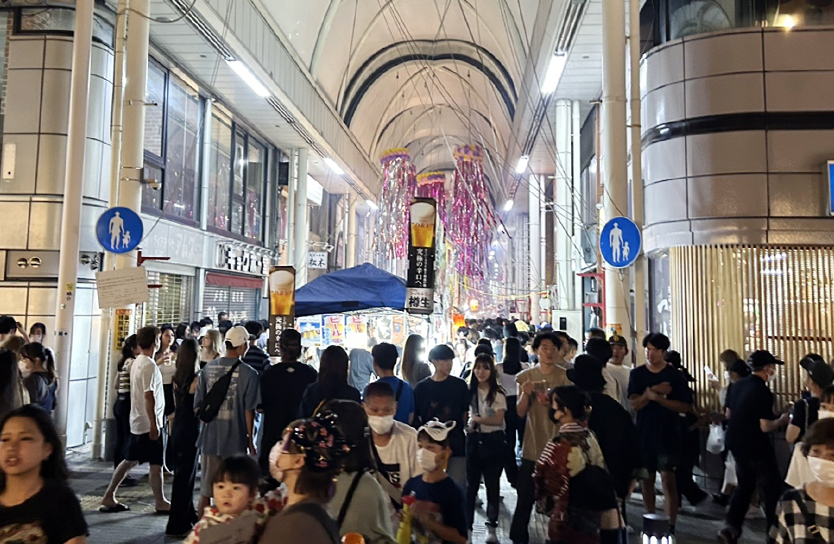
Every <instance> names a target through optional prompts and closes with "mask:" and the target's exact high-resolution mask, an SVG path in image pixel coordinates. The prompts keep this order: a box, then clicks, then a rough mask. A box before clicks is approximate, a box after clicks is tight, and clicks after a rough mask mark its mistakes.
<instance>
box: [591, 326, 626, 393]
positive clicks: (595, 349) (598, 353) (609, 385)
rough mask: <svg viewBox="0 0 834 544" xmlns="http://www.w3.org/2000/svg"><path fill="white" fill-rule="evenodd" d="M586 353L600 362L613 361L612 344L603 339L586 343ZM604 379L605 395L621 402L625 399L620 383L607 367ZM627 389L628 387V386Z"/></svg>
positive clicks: (594, 339) (604, 369) (604, 368)
mask: <svg viewBox="0 0 834 544" xmlns="http://www.w3.org/2000/svg"><path fill="white" fill-rule="evenodd" d="M585 353H587V354H588V355H590V356H592V357H595V358H596V359H597V360H599V361H608V360H609V359H611V354H612V353H613V350H612V349H611V344H609V343H608V342H607V341H606V340H604V339H603V338H591V339H590V340H588V341H587V342H585ZM602 377H603V379H605V394H606V395H608V396H609V397H611V398H612V399H614V400H616V401H617V402H620V399H621V398H622V397H623V392H622V389H620V383H619V382H618V381H617V380H616V379H614V376H613V375H612V374H611V373H610V372H608V368H607V367H604V366H603V367H602ZM626 387H628V384H626Z"/></svg>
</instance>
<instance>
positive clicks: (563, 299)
mask: <svg viewBox="0 0 834 544" xmlns="http://www.w3.org/2000/svg"><path fill="white" fill-rule="evenodd" d="M555 133H556V176H555V177H554V182H553V187H554V190H553V193H554V197H555V198H554V199H553V200H554V206H553V233H554V236H555V239H556V252H555V253H556V272H557V274H556V278H557V279H556V288H557V290H558V293H559V299H558V303H557V305H556V306H555V307H557V308H559V309H561V310H573V309H575V308H574V307H573V277H572V275H571V270H572V268H573V267H572V266H571V264H572V262H573V259H572V258H571V257H572V256H573V251H572V249H571V230H572V229H573V226H572V225H571V220H570V218H571V217H572V215H573V214H572V213H571V212H572V210H573V196H572V195H571V172H572V168H573V164H572V162H571V156H572V152H571V106H570V102H569V101H567V100H559V101H557V102H556V127H555Z"/></svg>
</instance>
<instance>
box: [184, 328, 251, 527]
mask: <svg viewBox="0 0 834 544" xmlns="http://www.w3.org/2000/svg"><path fill="white" fill-rule="evenodd" d="M225 344H226V354H225V355H224V356H223V357H220V358H219V359H215V360H214V361H211V362H209V363H208V364H207V365H206V366H205V368H204V369H203V371H202V372H200V379H199V380H198V381H197V391H196V392H195V394H194V406H195V408H198V407H200V406H202V403H203V399H205V398H206V395H207V394H208V392H209V391H210V390H211V388H212V386H213V385H214V384H215V383H217V380H219V379H220V378H221V376H224V375H225V374H226V373H228V372H229V371H230V370H231V369H232V366H233V365H235V364H237V365H238V366H237V368H236V369H235V371H234V373H233V374H232V380H231V381H230V382H229V389H228V391H227V392H226V401H225V402H224V403H223V404H222V405H221V406H220V410H219V411H218V412H217V416H216V417H215V418H214V419H213V420H212V421H210V422H208V423H203V429H202V432H201V433H200V440H199V446H200V448H201V454H200V465H201V466H202V475H203V476H202V477H201V480H200V507H199V509H198V512H202V511H204V510H205V507H206V506H208V505H209V502H210V500H211V495H212V488H211V485H209V484H208V482H211V479H212V478H213V477H214V472H215V471H216V470H217V467H218V466H220V462H221V461H222V460H223V458H224V457H230V456H232V455H238V454H246V453H247V450H248V453H250V454H252V455H256V454H257V453H256V450H255V437H254V434H253V431H254V426H255V409H256V408H257V407H258V405H259V404H260V401H261V395H260V387H259V383H258V372H257V371H256V370H255V369H254V368H252V367H251V366H249V365H247V364H246V363H244V362H243V361H242V358H243V356H244V355H246V350H248V349H249V332H248V331H247V330H246V329H245V328H243V327H240V326H237V327H232V328H231V329H229V330H228V331H226V336H225Z"/></svg>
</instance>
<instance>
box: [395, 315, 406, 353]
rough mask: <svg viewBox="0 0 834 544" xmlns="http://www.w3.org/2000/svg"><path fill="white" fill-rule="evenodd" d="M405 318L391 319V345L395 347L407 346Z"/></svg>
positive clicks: (399, 316)
mask: <svg viewBox="0 0 834 544" xmlns="http://www.w3.org/2000/svg"><path fill="white" fill-rule="evenodd" d="M405 336H406V330H405V318H404V317H403V316H401V315H395V316H392V317H391V343H392V344H394V345H395V346H402V345H403V344H405Z"/></svg>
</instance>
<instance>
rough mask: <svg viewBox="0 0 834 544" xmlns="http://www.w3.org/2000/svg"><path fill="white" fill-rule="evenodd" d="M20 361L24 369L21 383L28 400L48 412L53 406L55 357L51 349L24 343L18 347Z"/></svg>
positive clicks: (50, 411)
mask: <svg viewBox="0 0 834 544" xmlns="http://www.w3.org/2000/svg"><path fill="white" fill-rule="evenodd" d="M19 355H20V361H21V363H23V367H24V368H25V369H26V374H27V375H26V377H25V378H23V385H24V386H25V387H26V390H27V391H28V392H29V402H31V403H32V404H37V405H38V406H40V407H41V408H43V409H44V410H46V411H47V412H48V413H52V408H53V407H54V406H55V393H54V391H53V389H52V384H53V383H55V358H54V357H53V356H52V350H49V349H47V348H44V347H43V345H42V344H26V345H25V346H23V347H22V348H20V354H19Z"/></svg>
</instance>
